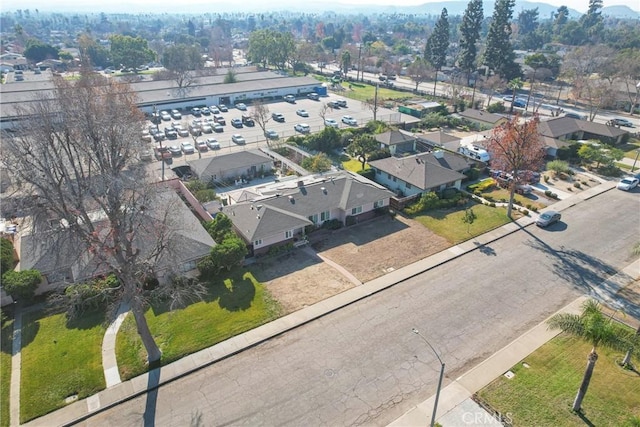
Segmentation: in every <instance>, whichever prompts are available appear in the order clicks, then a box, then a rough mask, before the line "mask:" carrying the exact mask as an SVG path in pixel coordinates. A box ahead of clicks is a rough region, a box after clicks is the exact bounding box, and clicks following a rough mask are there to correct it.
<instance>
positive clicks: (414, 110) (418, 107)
mask: <svg viewBox="0 0 640 427" xmlns="http://www.w3.org/2000/svg"><path fill="white" fill-rule="evenodd" d="M440 109H442V104H440V103H439V102H433V101H423V102H413V103H410V104H407V105H401V106H399V107H398V111H399V112H401V113H404V114H409V115H410V116H413V117H417V118H419V119H421V118H423V117H424V116H426V115H427V114H429V113H433V112H435V111H438V110H440Z"/></svg>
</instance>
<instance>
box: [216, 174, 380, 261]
mask: <svg viewBox="0 0 640 427" xmlns="http://www.w3.org/2000/svg"><path fill="white" fill-rule="evenodd" d="M276 185H278V187H277V190H276V187H272V188H270V189H269V190H268V192H269V193H271V194H269V195H265V196H261V197H256V199H254V200H251V201H244V202H240V203H236V204H233V205H230V206H225V207H223V208H222V210H221V211H222V213H224V214H226V215H227V216H228V217H229V218H230V219H231V221H232V222H233V226H234V229H235V231H236V232H237V234H238V235H239V236H241V237H242V239H243V240H244V241H245V242H246V243H247V246H248V247H249V250H250V253H251V254H254V255H260V254H264V253H266V252H267V251H268V250H269V248H271V247H273V246H279V245H283V244H286V243H290V242H295V241H297V240H302V239H303V238H304V236H305V229H306V228H307V227H320V226H321V225H322V224H323V223H324V222H326V221H330V220H338V221H340V222H341V223H343V224H345V225H350V224H353V223H357V222H359V221H363V220H366V219H369V218H372V217H374V216H375V215H376V214H377V212H376V210H377V209H379V208H385V207H387V206H389V200H390V198H391V197H392V196H393V194H392V193H391V192H390V191H388V190H386V189H385V188H384V187H382V186H380V185H379V184H376V183H374V182H372V181H370V180H368V179H366V178H364V177H362V176H360V175H357V174H353V173H350V172H341V173H338V174H335V175H325V176H314V177H306V178H305V180H299V181H289V182H288V183H285V182H283V183H279V184H276Z"/></svg>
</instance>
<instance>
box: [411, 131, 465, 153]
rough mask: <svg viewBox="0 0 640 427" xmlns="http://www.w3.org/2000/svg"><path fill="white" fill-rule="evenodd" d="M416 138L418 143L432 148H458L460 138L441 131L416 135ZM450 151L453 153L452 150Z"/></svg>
mask: <svg viewBox="0 0 640 427" xmlns="http://www.w3.org/2000/svg"><path fill="white" fill-rule="evenodd" d="M416 136H417V137H418V141H420V142H424V143H425V144H427V145H429V146H432V147H450V146H454V147H456V148H457V147H458V146H459V145H460V138H458V137H457V136H453V135H449V134H448V133H446V132H443V131H442V130H437V131H435V132H428V133H423V134H419V135H416ZM452 151H455V149H454V150H452Z"/></svg>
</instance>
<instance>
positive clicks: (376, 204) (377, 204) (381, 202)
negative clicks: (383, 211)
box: [373, 200, 384, 209]
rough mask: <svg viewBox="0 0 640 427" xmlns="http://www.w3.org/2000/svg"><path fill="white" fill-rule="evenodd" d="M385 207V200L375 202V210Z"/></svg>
mask: <svg viewBox="0 0 640 427" xmlns="http://www.w3.org/2000/svg"><path fill="white" fill-rule="evenodd" d="M383 206H384V200H378V201H377V202H373V208H374V209H378V208H381V207H383Z"/></svg>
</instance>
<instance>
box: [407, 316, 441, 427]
mask: <svg viewBox="0 0 640 427" xmlns="http://www.w3.org/2000/svg"><path fill="white" fill-rule="evenodd" d="M411 331H412V332H413V333H414V334H416V335H417V336H419V337H420V338H422V341H424V342H426V343H427V345H428V346H429V348H430V349H431V351H433V354H435V355H436V357H437V358H438V362H440V378H439V379H438V388H437V390H436V401H435V402H434V403H433V415H431V424H430V426H431V427H434V425H435V422H436V412H437V410H438V400H439V399H440V389H441V388H442V378H444V362H443V361H442V359H440V356H439V355H438V352H437V351H436V349H435V348H433V346H432V345H431V343H430V342H429V341H428V340H427V339H426V338H425V337H424V336H423V335H422V334H421V333H420V331H419V330H417V329H416V328H412V329H411Z"/></svg>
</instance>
